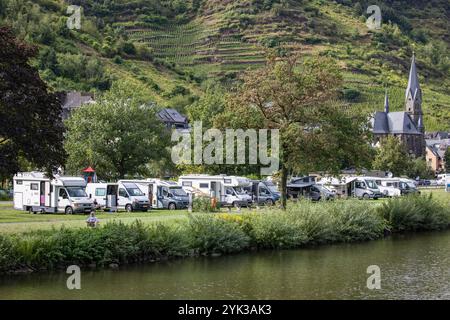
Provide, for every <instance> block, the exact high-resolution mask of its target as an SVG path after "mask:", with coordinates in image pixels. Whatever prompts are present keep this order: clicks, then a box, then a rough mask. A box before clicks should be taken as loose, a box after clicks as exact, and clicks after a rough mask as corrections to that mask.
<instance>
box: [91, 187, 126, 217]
mask: <svg viewBox="0 0 450 320" xmlns="http://www.w3.org/2000/svg"><path fill="white" fill-rule="evenodd" d="M86 193H87V195H88V197H89V198H90V199H92V200H93V201H94V206H95V209H103V210H105V211H117V209H118V197H119V185H118V184H117V183H88V184H87V186H86Z"/></svg>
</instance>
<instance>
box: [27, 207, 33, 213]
mask: <svg viewBox="0 0 450 320" xmlns="http://www.w3.org/2000/svg"><path fill="white" fill-rule="evenodd" d="M27 211H28V213H29V214H34V213H35V212H34V211H33V207H28V208H27Z"/></svg>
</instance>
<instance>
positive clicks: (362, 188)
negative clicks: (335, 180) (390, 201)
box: [346, 177, 383, 200]
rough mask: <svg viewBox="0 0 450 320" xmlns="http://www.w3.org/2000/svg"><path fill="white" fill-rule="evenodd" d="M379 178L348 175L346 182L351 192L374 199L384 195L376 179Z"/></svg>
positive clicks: (351, 193)
mask: <svg viewBox="0 0 450 320" xmlns="http://www.w3.org/2000/svg"><path fill="white" fill-rule="evenodd" d="M375 179H377V178H372V177H348V178H346V184H347V186H348V187H349V188H350V189H349V191H350V192H349V194H350V195H352V196H353V197H356V198H359V199H364V200H368V199H374V200H377V199H379V198H381V197H382V196H383V195H382V194H381V191H380V188H378V185H377V183H376V181H375Z"/></svg>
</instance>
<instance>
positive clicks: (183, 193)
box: [170, 187, 187, 197]
mask: <svg viewBox="0 0 450 320" xmlns="http://www.w3.org/2000/svg"><path fill="white" fill-rule="evenodd" d="M170 192H171V193H172V194H173V195H174V196H175V197H186V196H187V193H186V191H184V190H183V189H182V188H181V187H171V188H170Z"/></svg>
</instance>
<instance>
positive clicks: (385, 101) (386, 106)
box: [384, 89, 389, 113]
mask: <svg viewBox="0 0 450 320" xmlns="http://www.w3.org/2000/svg"><path fill="white" fill-rule="evenodd" d="M384 112H386V113H389V96H388V92H387V89H386V93H385V96H384Z"/></svg>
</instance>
